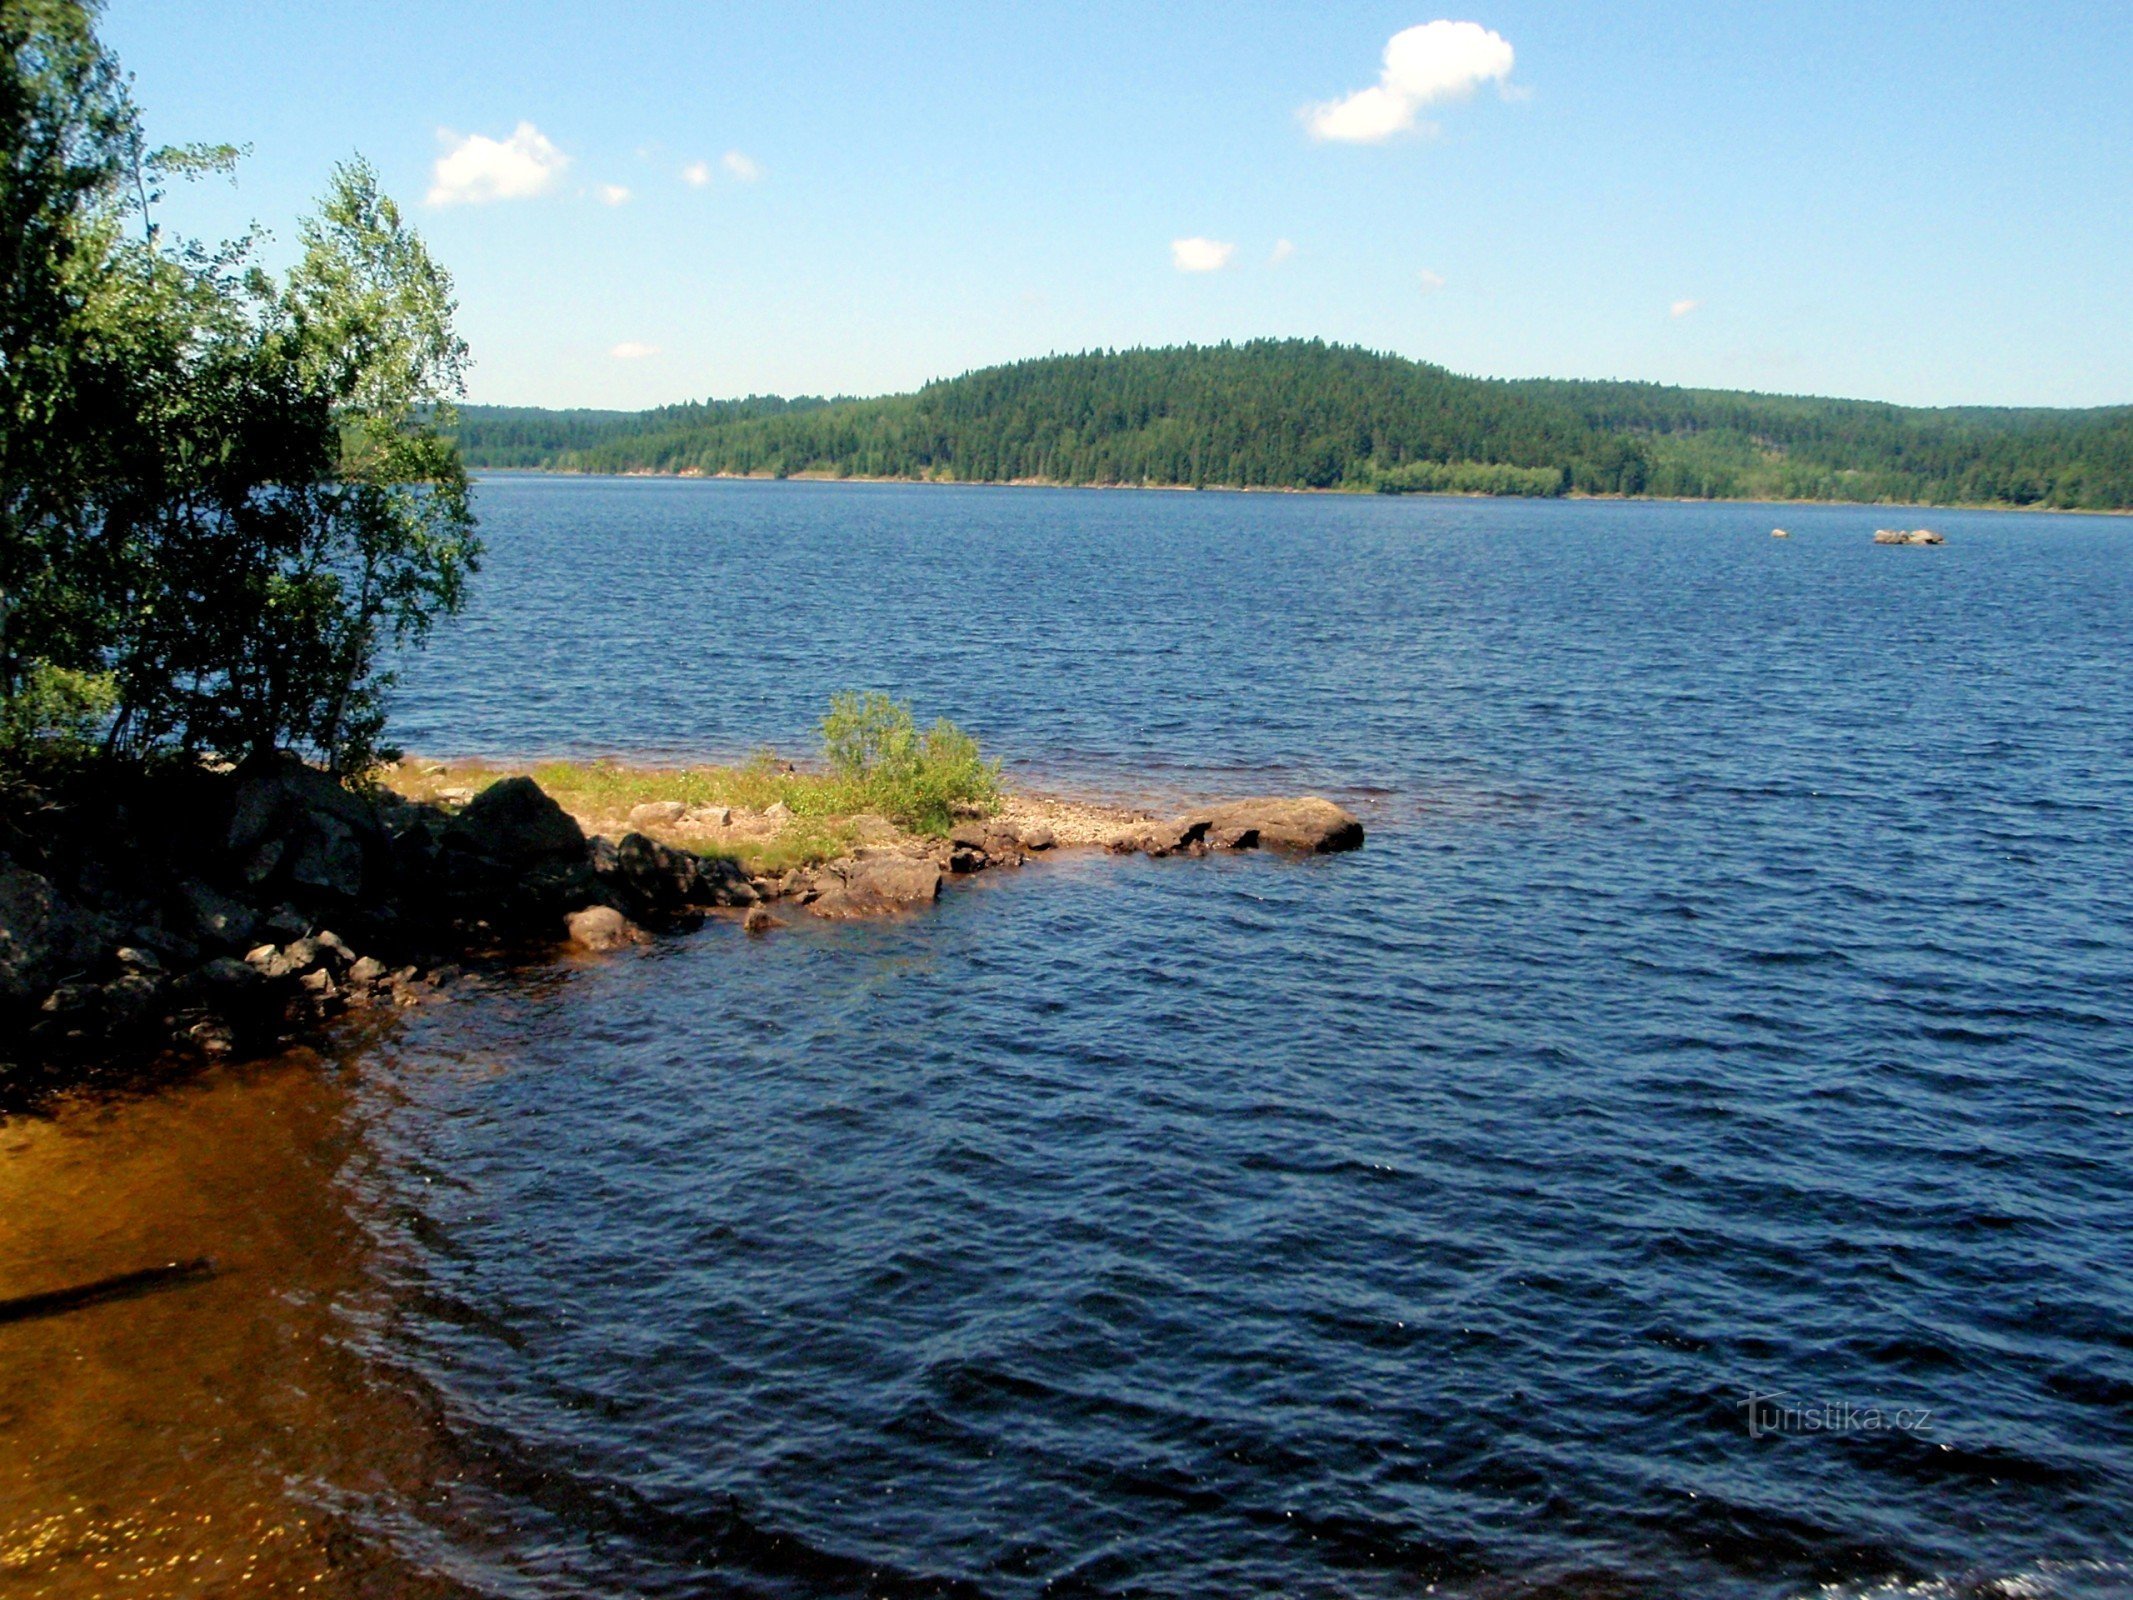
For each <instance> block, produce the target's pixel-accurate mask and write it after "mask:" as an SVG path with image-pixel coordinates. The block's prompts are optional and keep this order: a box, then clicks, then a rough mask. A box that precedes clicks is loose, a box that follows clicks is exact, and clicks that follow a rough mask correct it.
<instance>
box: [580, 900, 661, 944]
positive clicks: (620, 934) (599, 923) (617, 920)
mask: <svg viewBox="0 0 2133 1600" xmlns="http://www.w3.org/2000/svg"><path fill="white" fill-rule="evenodd" d="M565 926H566V927H567V928H568V929H569V930H570V942H571V943H572V944H574V945H576V946H577V947H578V948H579V949H580V950H620V949H621V948H622V947H623V946H625V945H632V944H643V943H644V942H645V939H646V935H645V931H644V930H643V929H642V928H640V927H638V926H637V924H635V923H634V922H632V921H630V919H629V918H627V917H625V916H624V915H623V914H622V913H621V912H619V911H617V910H616V909H615V908H614V907H613V906H587V907H586V908H585V909H584V910H583V911H573V912H572V913H571V914H570V917H569V919H568V921H567V922H566V924H565Z"/></svg>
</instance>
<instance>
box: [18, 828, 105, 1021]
mask: <svg viewBox="0 0 2133 1600" xmlns="http://www.w3.org/2000/svg"><path fill="white" fill-rule="evenodd" d="M104 931H105V930H104V929H103V928H102V926H101V925H100V921H99V919H98V918H97V917H95V916H94V915H92V914H91V913H90V912H88V911H86V910H84V909H83V908H81V907H79V906H76V905H74V904H72V903H71V902H70V901H68V900H65V899H63V898H62V897H61V896H60V895H59V894H58V893H57V892H55V891H54V889H53V887H52V885H51V883H50V882H49V881H47V880H46V879H45V878H44V877H42V876H41V875H40V874H38V873H35V872H31V871H30V870H28V869H27V868H25V867H19V866H17V865H15V864H14V863H13V862H11V861H6V860H0V999H4V1000H12V1001H14V1002H16V1003H18V1004H19V1003H24V1002H27V1001H28V1000H30V999H31V998H33V997H34V996H35V995H37V994H38V993H40V992H42V991H45V990H48V989H50V988H51V987H52V985H53V984H55V983H57V982H58V981H59V980H60V979H61V978H63V977H65V976H66V975H67V974H68V973H70V972H73V971H76V970H78V969H80V968H82V967H85V966H88V965H90V964H91V963H93V962H94V961H95V960H96V959H97V958H98V956H99V955H100V954H101V953H102V951H103V949H104V938H103V934H104Z"/></svg>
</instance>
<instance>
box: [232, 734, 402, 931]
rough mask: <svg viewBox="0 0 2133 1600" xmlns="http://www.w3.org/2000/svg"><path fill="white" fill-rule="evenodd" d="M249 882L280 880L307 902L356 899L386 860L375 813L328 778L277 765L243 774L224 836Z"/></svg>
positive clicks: (291, 764) (386, 843)
mask: <svg viewBox="0 0 2133 1600" xmlns="http://www.w3.org/2000/svg"><path fill="white" fill-rule="evenodd" d="M224 842H225V845H226V846H227V848H228V850H229V853H230V856H231V858H232V859H233V860H235V861H236V862H238V864H239V870H240V871H241V872H242V874H243V876H244V879H245V881H246V882H247V883H251V884H255V885H263V884H266V883H267V882H269V881H270V880H275V879H281V880H285V881H286V882H288V883H289V884H290V885H291V886H292V887H294V888H296V889H298V890H300V891H302V892H303V893H304V894H306V895H309V896H325V897H329V898H333V899H339V900H356V899H359V898H361V897H362V895H363V894H364V892H365V890H366V889H367V888H370V887H373V883H372V878H373V874H374V873H379V872H382V870H383V869H384V867H385V865H386V863H387V862H388V861H389V859H390V844H391V841H390V839H389V838H388V837H387V835H386V832H385V828H384V825H383V824H382V823H381V822H380V820H379V817H378V812H377V808H376V807H375V806H373V805H372V804H371V803H370V801H368V800H367V799H365V798H364V797H363V796H361V795H359V794H356V793H354V792H353V791H351V790H349V789H348V788H346V787H345V786H344V785H343V784H342V783H341V782H340V780H339V779H337V778H335V777H334V776H333V775H332V774H331V773H328V772H321V771H320V770H319V769H318V768H316V767H311V766H306V765H304V764H303V763H302V762H299V761H292V760H282V761H279V762H276V763H274V764H272V765H267V766H261V767H259V768H257V769H255V770H252V771H249V772H245V773H243V774H241V775H240V776H239V778H238V780H237V789H236V794H235V797H234V799H233V802H232V805H231V809H230V822H229V828H228V831H227V834H226V836H225V840H224Z"/></svg>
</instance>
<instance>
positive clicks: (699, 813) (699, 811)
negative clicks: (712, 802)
mask: <svg viewBox="0 0 2133 1600" xmlns="http://www.w3.org/2000/svg"><path fill="white" fill-rule="evenodd" d="M630 820H631V821H632V822H634V821H635V820H636V814H635V813H634V812H632V813H631V816H630ZM681 820H682V821H684V822H693V823H694V824H696V825H697V826H698V827H700V828H730V827H732V826H733V807H731V806H691V807H689V809H688V810H686V811H684V812H683V813H682V814H681Z"/></svg>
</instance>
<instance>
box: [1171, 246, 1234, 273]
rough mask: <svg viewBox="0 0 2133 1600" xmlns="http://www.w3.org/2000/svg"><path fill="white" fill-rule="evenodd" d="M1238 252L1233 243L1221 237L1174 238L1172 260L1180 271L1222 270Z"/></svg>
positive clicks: (1172, 263)
mask: <svg viewBox="0 0 2133 1600" xmlns="http://www.w3.org/2000/svg"><path fill="white" fill-rule="evenodd" d="M1236 253H1237V247H1236V246H1235V245H1233V244H1224V243H1223V242H1222V241H1221V240H1219V239H1173V240H1171V241H1170V261H1171V265H1173V266H1175V267H1176V268H1177V269H1178V271H1180V272H1220V271H1221V270H1222V269H1223V268H1224V267H1226V266H1228V265H1229V258H1230V257H1231V256H1233V255H1235V254H1236Z"/></svg>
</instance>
